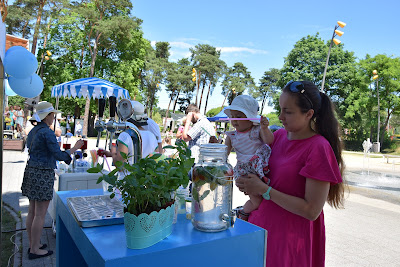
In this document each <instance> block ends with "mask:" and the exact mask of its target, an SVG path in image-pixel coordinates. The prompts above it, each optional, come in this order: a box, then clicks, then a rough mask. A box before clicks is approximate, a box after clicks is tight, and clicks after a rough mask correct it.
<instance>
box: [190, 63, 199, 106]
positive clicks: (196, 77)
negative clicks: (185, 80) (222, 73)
mask: <svg viewBox="0 0 400 267" xmlns="http://www.w3.org/2000/svg"><path fill="white" fill-rule="evenodd" d="M199 72H200V71H199ZM199 78H200V73H197V71H196V69H195V68H193V69H192V81H193V82H196V88H197V93H196V106H197V105H198V103H197V96H198V94H199ZM199 108H200V107H199Z"/></svg>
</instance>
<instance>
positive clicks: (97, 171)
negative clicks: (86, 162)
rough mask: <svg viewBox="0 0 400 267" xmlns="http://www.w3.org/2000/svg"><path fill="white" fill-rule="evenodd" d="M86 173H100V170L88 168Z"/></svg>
mask: <svg viewBox="0 0 400 267" xmlns="http://www.w3.org/2000/svg"><path fill="white" fill-rule="evenodd" d="M87 172H88V173H99V172H101V170H99V169H98V168H97V167H92V168H89V169H88V170H87Z"/></svg>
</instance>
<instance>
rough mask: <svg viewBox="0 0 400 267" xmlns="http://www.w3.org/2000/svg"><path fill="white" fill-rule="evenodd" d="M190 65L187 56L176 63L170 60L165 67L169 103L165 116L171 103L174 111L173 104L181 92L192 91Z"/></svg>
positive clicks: (167, 115)
mask: <svg viewBox="0 0 400 267" xmlns="http://www.w3.org/2000/svg"><path fill="white" fill-rule="evenodd" d="M191 69H192V67H191V65H190V62H189V60H188V59H187V58H183V59H181V60H179V61H178V63H175V62H171V63H169V64H168V67H167V76H166V78H165V83H166V91H167V93H168V95H169V103H168V107H167V110H166V112H165V117H166V118H168V117H169V109H170V107H171V104H173V103H174V104H173V105H174V106H173V113H175V105H176V103H177V100H178V98H179V95H180V94H181V93H184V94H187V93H188V92H190V93H191V92H192V90H193V83H192V81H191V80H190V77H191V76H190V73H191ZM166 122H167V120H165V121H164V125H163V128H164V132H165V131H166V127H165V126H166Z"/></svg>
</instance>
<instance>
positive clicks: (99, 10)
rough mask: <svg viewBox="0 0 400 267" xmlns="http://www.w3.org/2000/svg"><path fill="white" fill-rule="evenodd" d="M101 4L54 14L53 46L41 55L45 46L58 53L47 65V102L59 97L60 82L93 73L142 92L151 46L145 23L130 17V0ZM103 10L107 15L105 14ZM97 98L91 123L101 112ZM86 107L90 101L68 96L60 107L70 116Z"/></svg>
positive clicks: (44, 95) (71, 7) (49, 44)
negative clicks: (52, 95) (52, 93)
mask: <svg viewBox="0 0 400 267" xmlns="http://www.w3.org/2000/svg"><path fill="white" fill-rule="evenodd" d="M97 2H98V1H96V2H95V1H93V2H88V1H86V2H80V3H76V2H75V3H74V5H66V6H64V8H62V9H60V10H59V12H58V13H57V14H54V15H53V17H52V20H51V23H52V26H51V28H50V34H49V40H48V42H47V47H46V49H44V48H43V47H42V48H41V49H40V52H39V55H41V54H42V53H43V52H44V50H49V51H51V52H52V53H53V55H52V56H51V57H50V59H49V60H47V61H45V62H44V64H43V77H44V78H43V80H44V83H45V88H44V90H43V93H42V99H43V100H50V101H51V102H53V103H54V102H55V99H54V98H53V99H52V98H50V91H51V88H52V87H53V86H54V85H56V84H60V83H63V82H66V81H71V80H75V79H79V78H86V77H90V76H91V75H92V74H93V73H94V74H95V76H96V77H99V78H103V79H105V80H109V81H111V82H114V83H116V84H117V85H119V86H121V87H123V88H125V89H127V90H128V91H129V92H130V95H131V96H136V95H140V94H139V89H138V87H139V84H140V73H141V69H142V68H143V65H144V57H145V54H146V48H147V47H150V43H149V42H148V41H147V40H145V39H144V38H143V32H142V31H141V28H140V24H141V22H142V21H141V20H140V19H137V18H135V17H132V16H130V15H129V13H130V10H131V3H130V2H127V1H113V3H108V2H104V3H103V2H101V3H98V4H99V5H97V6H96V5H95V3H97ZM104 5H108V6H104ZM84 7H87V8H84ZM103 13H104V14H105V15H104V16H103V15H101V14H103ZM96 14H98V15H99V17H98V18H96ZM100 18H103V20H100ZM99 25H100V26H99ZM93 59H95V61H93ZM94 63H96V64H94ZM96 102H97V101H94V102H93V103H91V106H90V110H89V114H91V115H90V116H89V117H90V122H89V125H91V124H93V121H94V116H95V113H96V112H97V105H96ZM85 105H86V101H85V100H84V99H68V98H66V99H63V100H62V101H60V108H61V109H62V110H63V111H64V113H65V114H71V115H72V114H74V115H75V116H77V117H79V116H80V115H81V111H82V108H83V107H85Z"/></svg>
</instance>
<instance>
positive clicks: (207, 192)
mask: <svg viewBox="0 0 400 267" xmlns="http://www.w3.org/2000/svg"><path fill="white" fill-rule="evenodd" d="M210 192H211V191H210V190H206V191H204V193H203V195H201V197H199V201H201V200H203V199H205V198H206V197H207V196H208V194H210Z"/></svg>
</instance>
